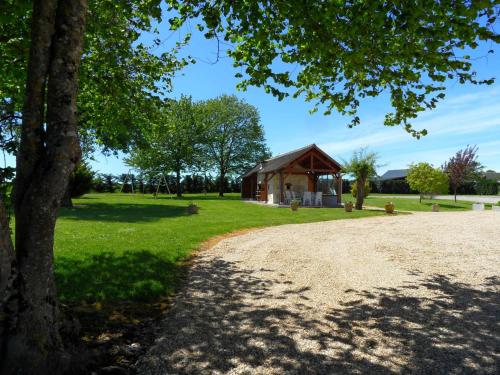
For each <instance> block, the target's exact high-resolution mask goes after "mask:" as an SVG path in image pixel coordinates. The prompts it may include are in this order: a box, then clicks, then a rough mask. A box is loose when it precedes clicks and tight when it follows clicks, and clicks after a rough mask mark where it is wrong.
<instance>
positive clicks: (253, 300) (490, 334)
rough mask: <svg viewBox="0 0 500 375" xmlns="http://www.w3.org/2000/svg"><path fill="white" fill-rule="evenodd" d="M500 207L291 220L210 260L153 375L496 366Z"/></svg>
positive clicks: (152, 357)
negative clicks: (302, 221) (303, 221)
mask: <svg viewBox="0 0 500 375" xmlns="http://www.w3.org/2000/svg"><path fill="white" fill-rule="evenodd" d="M499 317H500V214H499V213H498V212H491V211H489V212H488V211H486V212H459V213H456V212H451V213H448V212H441V213H415V214H412V215H406V216H391V217H374V218H364V219H357V220H338V221H331V222H322V223H311V224H298V225H284V226H278V227H271V228H266V229H262V230H257V231H254V232H250V233H247V234H244V235H242V236H237V237H233V238H228V239H226V240H223V241H222V242H220V243H219V244H217V245H216V246H214V247H213V248H211V249H210V250H207V251H204V252H201V253H200V255H199V256H198V257H196V259H195V261H194V264H193V266H192V268H191V270H190V272H189V275H188V278H187V280H186V284H185V287H184V288H183V289H182V290H181V291H180V292H179V295H178V296H177V297H176V298H175V301H174V304H173V306H172V308H171V309H170V311H169V312H168V313H167V314H166V316H165V319H164V320H163V322H162V324H161V326H159V327H158V340H157V341H156V343H155V345H154V346H153V347H152V348H151V349H150V350H149V352H148V353H147V354H146V355H145V356H144V357H143V358H142V359H141V361H140V366H139V369H140V373H142V374H184V373H186V374H198V373H200V374H205V373H206V374H284V373H287V374H313V373H314V374H317V373H321V374H331V373H359V374H367V373H384V374H387V373H419V374H433V373H437V374H454V373H496V372H497V371H498V370H499V368H500V318H499Z"/></svg>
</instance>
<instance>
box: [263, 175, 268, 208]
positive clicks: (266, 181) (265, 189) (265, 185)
mask: <svg viewBox="0 0 500 375" xmlns="http://www.w3.org/2000/svg"><path fill="white" fill-rule="evenodd" d="M267 183H268V180H267V173H266V174H264V199H263V200H264V201H265V202H266V203H267Z"/></svg>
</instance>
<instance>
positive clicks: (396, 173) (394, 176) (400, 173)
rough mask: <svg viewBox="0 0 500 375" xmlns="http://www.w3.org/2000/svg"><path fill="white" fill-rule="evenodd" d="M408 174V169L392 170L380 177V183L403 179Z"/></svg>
mask: <svg viewBox="0 0 500 375" xmlns="http://www.w3.org/2000/svg"><path fill="white" fill-rule="evenodd" d="M407 174H408V169H391V170H389V171H387V172H385V173H384V174H383V175H382V176H380V181H386V180H399V179H403V178H406V175H407Z"/></svg>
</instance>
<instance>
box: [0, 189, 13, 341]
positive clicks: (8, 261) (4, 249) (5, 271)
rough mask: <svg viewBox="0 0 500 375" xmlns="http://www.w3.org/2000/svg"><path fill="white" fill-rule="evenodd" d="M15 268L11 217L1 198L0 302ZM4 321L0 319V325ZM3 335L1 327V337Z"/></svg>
mask: <svg viewBox="0 0 500 375" xmlns="http://www.w3.org/2000/svg"><path fill="white" fill-rule="evenodd" d="M13 268H14V247H13V246H12V240H11V237H10V228H9V217H8V215H7V210H6V209H5V205H4V202H3V201H2V198H1V197H0V293H1V294H0V301H2V300H3V299H4V297H5V296H4V293H5V291H6V289H7V284H8V282H9V280H10V277H11V275H12V272H13ZM1 322H2V320H1V318H0V324H1ZM1 335H2V331H1V327H0V337H1Z"/></svg>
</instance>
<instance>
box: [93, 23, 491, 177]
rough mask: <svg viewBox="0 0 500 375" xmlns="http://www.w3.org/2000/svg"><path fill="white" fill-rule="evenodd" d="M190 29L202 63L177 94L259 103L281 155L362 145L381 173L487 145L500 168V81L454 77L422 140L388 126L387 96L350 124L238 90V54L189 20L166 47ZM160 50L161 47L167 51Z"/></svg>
mask: <svg viewBox="0 0 500 375" xmlns="http://www.w3.org/2000/svg"><path fill="white" fill-rule="evenodd" d="M188 28H189V30H190V31H192V32H193V38H192V40H191V43H190V45H189V46H188V47H187V48H186V51H185V53H186V54H190V55H192V56H194V57H196V58H197V60H198V62H197V63H196V64H194V65H190V66H188V67H186V68H185V69H184V70H183V71H182V72H181V73H180V74H178V75H177V76H176V78H175V79H174V81H173V85H174V89H173V92H172V96H173V97H179V96H180V94H187V95H191V96H192V97H193V99H195V100H201V99H207V98H212V97H216V96H218V95H222V94H235V95H236V96H238V97H239V98H241V99H244V100H245V101H247V102H248V103H250V104H252V105H254V106H256V107H257V108H258V109H259V112H260V114H261V122H262V124H263V126H264V129H265V132H266V139H267V142H268V145H269V147H270V149H271V151H272V153H273V155H276V154H279V153H283V152H287V151H289V150H292V149H294V148H298V147H302V146H304V145H306V144H310V143H316V144H318V145H319V146H320V147H321V148H323V149H324V150H325V151H326V152H328V153H329V154H330V155H331V156H333V157H334V158H337V159H338V160H340V161H341V160H345V159H348V158H349V156H350V155H351V153H352V152H353V151H354V150H356V149H359V148H360V147H367V148H368V149H369V150H372V151H375V152H377V153H379V155H380V161H381V164H382V165H383V166H382V167H381V168H380V170H379V173H380V174H381V173H383V172H384V171H385V170H387V169H397V168H405V167H406V166H407V165H408V164H410V163H412V162H420V161H427V162H430V163H432V164H434V165H435V166H439V165H441V164H442V163H443V162H444V161H445V160H447V159H448V158H449V157H450V156H451V155H453V154H454V153H455V152H456V151H458V150H459V149H461V148H464V147H465V146H467V144H476V145H478V147H479V160H480V162H481V163H482V164H483V165H484V166H485V167H487V168H489V169H495V170H499V171H500V83H495V84H494V85H491V86H472V85H465V86H464V85H460V84H458V83H453V82H451V83H450V84H449V85H448V87H449V90H448V91H447V92H446V98H445V100H444V101H442V102H441V103H440V105H439V106H438V108H437V109H435V110H433V111H429V112H426V113H423V114H422V115H420V117H419V118H418V119H416V121H414V122H413V124H414V126H415V127H416V128H425V129H427V130H428V131H429V134H428V135H427V136H425V137H423V138H421V139H420V140H417V139H414V138H412V137H411V136H410V135H409V134H408V133H406V132H405V131H404V130H403V129H402V128H399V127H396V128H389V127H385V126H383V118H384V115H385V114H386V113H387V112H389V111H391V107H390V105H389V102H388V100H387V97H386V96H383V97H381V98H376V99H368V100H366V101H365V102H363V103H362V105H361V110H360V114H361V119H362V123H361V125H360V126H358V127H356V128H354V129H349V128H347V123H348V122H349V119H348V118H345V117H342V116H340V115H338V114H332V115H331V116H324V115H323V114H321V113H320V111H318V112H317V113H315V114H313V115H311V114H310V113H309V110H310V109H311V108H312V103H307V102H305V101H304V100H303V99H302V98H298V99H292V98H288V99H285V100H284V101H282V102H279V101H278V100H277V99H276V98H274V97H273V96H271V95H269V94H266V93H265V92H264V90H263V89H260V88H251V89H249V90H248V91H246V92H239V91H237V90H236V84H237V82H238V80H237V79H236V78H234V74H235V73H236V72H238V70H236V69H235V68H233V66H232V63H231V60H230V59H229V58H225V57H224V55H225V54H224V48H227V47H226V46H221V47H222V51H221V53H220V57H221V58H220V59H219V61H218V62H217V63H215V64H212V63H211V62H214V61H216V56H217V43H216V42H215V41H210V40H205V39H204V38H203V36H202V35H201V34H199V33H196V32H195V31H194V30H195V28H194V27H189V26H186V27H185V29H184V30H182V31H180V32H175V33H172V32H171V31H169V30H168V28H167V27H166V26H161V27H160V31H161V38H160V39H162V40H165V39H167V41H166V42H165V43H164V44H163V45H162V46H161V48H169V47H170V46H171V44H170V45H169V43H173V42H174V41H175V40H179V38H180V35H181V34H182V33H183V32H186V30H187V29H188ZM161 48H160V49H161ZM491 48H492V46H491V45H490V44H488V45H482V46H481V48H479V49H478V50H476V51H474V52H473V54H472V56H476V57H480V56H485V55H486V51H487V50H488V49H491ZM494 49H495V54H489V55H488V57H487V58H479V59H477V60H476V62H475V69H476V70H477V72H478V77H479V78H483V79H484V78H490V77H498V78H500V77H499V76H500V49H499V48H494ZM93 166H94V168H95V169H98V170H100V171H105V172H110V173H115V174H117V173H121V172H124V171H125V170H127V169H128V167H126V166H125V165H124V164H123V163H122V162H121V160H119V159H116V158H114V157H108V158H104V157H98V158H97V161H96V162H94V163H93Z"/></svg>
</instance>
